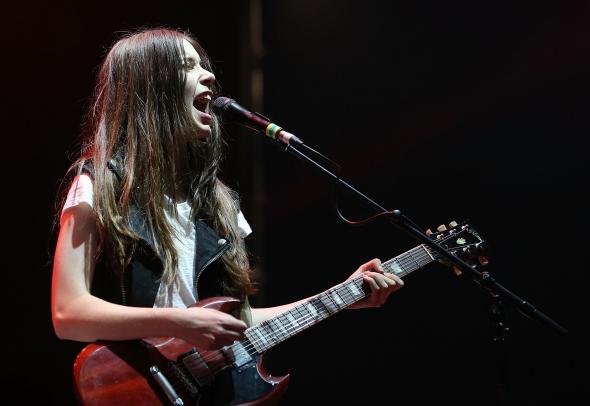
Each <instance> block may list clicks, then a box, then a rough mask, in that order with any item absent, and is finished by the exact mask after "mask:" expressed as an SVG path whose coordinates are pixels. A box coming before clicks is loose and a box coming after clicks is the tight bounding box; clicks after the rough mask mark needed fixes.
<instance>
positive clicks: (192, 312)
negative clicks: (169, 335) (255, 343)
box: [175, 307, 247, 350]
mask: <svg viewBox="0 0 590 406" xmlns="http://www.w3.org/2000/svg"><path fill="white" fill-rule="evenodd" d="M179 310H181V311H180V312H177V317H176V319H175V324H176V326H177V332H176V334H175V337H177V338H180V339H182V340H184V341H186V342H188V343H191V344H194V345H196V346H197V347H199V348H202V349H205V350H216V349H219V348H221V347H223V346H226V345H229V344H232V343H233V342H234V341H236V340H240V339H241V338H243V335H244V330H246V328H247V326H246V323H244V322H243V321H242V320H239V319H236V318H235V317H233V316H232V315H230V314H227V313H224V312H221V311H219V310H215V309H207V308H204V307H189V308H187V309H179Z"/></svg>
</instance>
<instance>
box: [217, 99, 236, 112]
mask: <svg viewBox="0 0 590 406" xmlns="http://www.w3.org/2000/svg"><path fill="white" fill-rule="evenodd" d="M231 102H233V100H232V99H230V98H229V97H218V98H217V99H215V101H214V102H213V111H214V112H216V113H217V114H222V113H224V112H225V111H226V110H227V106H229V104H230V103H231Z"/></svg>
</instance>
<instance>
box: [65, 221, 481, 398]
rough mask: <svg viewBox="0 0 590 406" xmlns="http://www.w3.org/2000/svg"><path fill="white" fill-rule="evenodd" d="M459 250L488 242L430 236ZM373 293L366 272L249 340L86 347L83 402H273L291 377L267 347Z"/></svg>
mask: <svg viewBox="0 0 590 406" xmlns="http://www.w3.org/2000/svg"><path fill="white" fill-rule="evenodd" d="M431 237H432V238H434V239H435V240H436V241H437V242H438V243H439V244H440V245H441V246H443V247H445V248H446V249H447V250H449V251H451V252H453V253H454V254H455V255H458V256H463V257H465V256H467V257H472V258H473V257H475V256H477V255H478V254H479V250H480V248H481V247H482V244H483V240H482V239H481V238H480V236H479V235H478V233H477V232H476V231H475V230H474V229H472V228H471V227H470V226H469V225H467V224H461V225H457V226H455V227H453V228H451V229H449V230H445V231H442V232H439V233H435V234H432V235H431ZM437 259H439V255H438V254H436V253H435V252H433V251H432V250H431V249H429V248H428V247H427V246H426V245H419V246H417V247H415V248H413V249H411V250H409V251H407V252H405V253H403V254H401V255H399V256H397V257H395V258H392V259H390V260H389V261H387V262H384V263H383V269H384V270H385V272H389V273H394V274H396V275H398V276H400V277H404V276H406V275H408V274H410V273H411V272H413V271H415V270H417V269H420V268H422V267H424V266H425V265H427V264H429V263H431V262H433V261H436V260H437ZM366 295H367V292H366V291H365V288H364V286H363V279H362V276H357V277H356V278H353V279H350V280H347V281H345V282H342V283H340V284H338V285H336V286H334V287H332V288H330V289H328V290H327V291H325V292H323V293H320V294H319V295H317V296H315V297H313V298H311V299H309V300H307V301H306V302H304V303H302V304H300V305H298V306H296V307H294V308H292V309H291V310H289V311H287V312H285V313H282V314H280V315H278V316H275V317H273V318H271V319H269V320H266V321H264V322H263V323H260V324H257V325H255V326H252V327H250V328H248V329H247V330H246V331H245V338H244V339H243V340H241V341H236V342H234V343H233V344H232V345H229V346H227V347H224V348H221V349H220V350H215V351H208V350H201V349H199V348H195V347H194V346H193V345H191V344H188V343H187V342H185V341H183V340H180V339H178V338H172V337H159V338H145V339H142V340H134V341H122V342H97V343H93V344H89V345H87V346H86V347H85V348H84V349H83V350H82V351H81V352H80V354H78V357H77V359H76V362H75V364H74V383H75V389H76V394H77V396H78V400H79V401H80V402H81V403H82V404H84V405H109V406H115V405H122V406H130V405H167V404H172V405H270V404H274V403H276V402H277V401H278V400H279V398H280V397H281V395H282V394H283V393H284V392H285V390H286V389H287V384H288V381H289V375H285V376H281V377H273V376H271V375H269V374H268V373H267V372H266V371H265V369H264V366H263V364H262V356H263V354H264V352H265V351H267V350H269V349H270V348H272V347H274V346H275V345H277V344H279V343H281V342H283V341H284V340H286V339H287V338H289V337H292V336H294V335H295V334H297V333H300V332H301V331H303V330H305V329H307V328H309V327H311V326H313V325H315V324H316V323H318V322H320V321H322V320H324V319H326V318H328V317H329V316H332V315H334V314H335V313H337V312H339V311H340V310H343V309H345V308H346V307H348V306H350V305H352V304H353V303H355V302H357V301H359V300H361V299H362V298H364V297H365V296H366ZM238 304H239V301H237V300H235V299H232V298H226V297H216V298H210V299H206V300H202V301H200V302H198V303H196V304H195V305H194V306H199V307H207V308H214V309H217V310H220V311H223V312H231V311H232V310H233V309H234V308H235V307H236V306H237V305H238Z"/></svg>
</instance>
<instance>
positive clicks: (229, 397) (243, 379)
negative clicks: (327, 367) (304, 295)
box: [74, 297, 289, 406]
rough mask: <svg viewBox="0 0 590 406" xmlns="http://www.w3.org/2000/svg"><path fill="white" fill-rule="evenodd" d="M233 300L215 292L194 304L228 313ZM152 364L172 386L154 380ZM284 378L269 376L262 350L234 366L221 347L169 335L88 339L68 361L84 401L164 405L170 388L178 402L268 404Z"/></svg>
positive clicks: (285, 382) (234, 303) (276, 396)
mask: <svg viewBox="0 0 590 406" xmlns="http://www.w3.org/2000/svg"><path fill="white" fill-rule="evenodd" d="M238 304H239V301H237V300H235V299H231V298H221V297H220V298H210V299H206V300H203V301H201V302H199V303H197V304H195V306H197V307H207V308H214V309H217V310H220V311H224V312H226V313H229V312H231V311H232V310H233V309H234V308H235V307H236V306H237V305H238ZM195 351H196V353H195ZM187 354H188V355H187ZM195 360H197V361H198V362H196V361H195ZM188 361H190V362H188ZM187 366H188V368H187ZM154 367H156V368H157V369H158V370H159V371H160V373H161V375H160V376H163V377H164V378H165V381H166V382H167V383H168V384H169V385H170V386H171V387H172V388H173V390H172V391H167V390H165V388H166V384H162V383H160V382H161V381H160V382H159V381H158V378H157V377H156V376H155V374H154V373H153V372H152V371H153V368H154ZM195 376H196V379H195ZM199 381H201V382H199ZM288 382H289V376H288V375H286V376H282V377H273V376H271V375H269V374H268V373H267V372H266V371H265V369H264V366H263V365H262V355H258V354H253V355H252V357H251V359H250V360H249V361H248V362H246V363H243V364H241V365H239V367H236V366H235V365H234V364H232V363H231V362H229V361H228V358H227V356H226V355H225V354H224V353H223V352H222V351H207V350H201V349H199V348H197V347H195V346H193V345H191V344H188V343H187V342H185V341H183V340H180V339H177V338H171V337H160V338H146V339H143V340H134V341H121V342H98V343H92V344H89V345H88V346H86V347H85V348H84V349H83V350H82V351H81V352H80V354H79V355H78V357H77V358H76V362H75V364H74V385H75V389H76V395H77V397H78V400H79V402H80V403H81V404H83V405H88V406H90V405H109V406H116V405H122V406H130V405H169V404H174V402H173V400H171V399H170V394H171V393H172V394H175V395H176V399H177V400H176V404H178V405H180V404H184V405H200V406H208V405H252V406H254V405H273V404H275V403H276V402H277V401H278V400H279V399H280V397H281V396H282V394H283V393H284V392H285V390H286V389H287V385H288ZM178 398H180V399H182V401H179V400H178Z"/></svg>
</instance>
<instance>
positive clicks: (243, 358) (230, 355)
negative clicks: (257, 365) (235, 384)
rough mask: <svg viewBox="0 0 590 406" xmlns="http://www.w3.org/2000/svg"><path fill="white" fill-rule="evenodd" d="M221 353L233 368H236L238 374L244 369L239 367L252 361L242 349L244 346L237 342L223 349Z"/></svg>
mask: <svg viewBox="0 0 590 406" xmlns="http://www.w3.org/2000/svg"><path fill="white" fill-rule="evenodd" d="M221 351H222V352H223V354H224V355H225V356H226V358H227V359H228V360H230V361H231V363H232V364H233V365H234V367H236V369H237V370H238V372H241V371H242V370H243V369H244V368H241V367H243V366H244V365H246V364H248V363H249V362H250V361H252V357H251V356H250V354H249V353H248V351H247V350H246V348H244V345H243V344H242V343H241V342H239V341H236V342H235V343H233V344H232V345H229V346H227V347H223V348H222V349H221Z"/></svg>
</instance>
